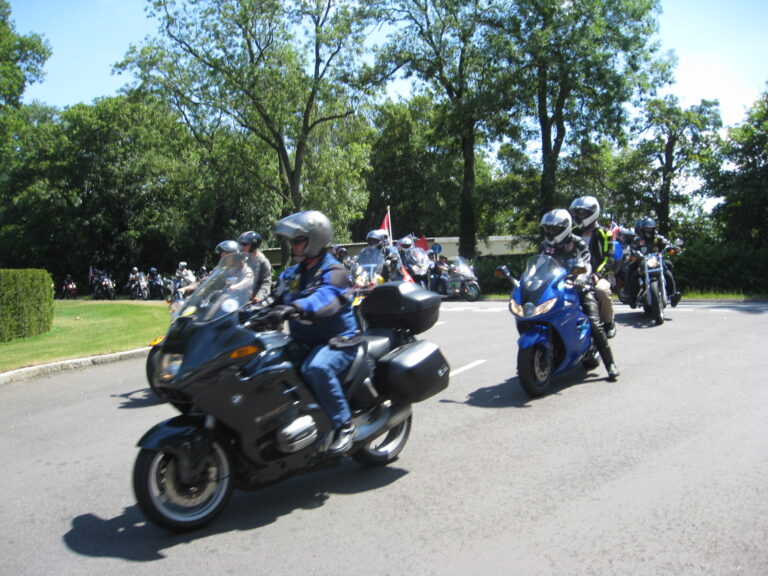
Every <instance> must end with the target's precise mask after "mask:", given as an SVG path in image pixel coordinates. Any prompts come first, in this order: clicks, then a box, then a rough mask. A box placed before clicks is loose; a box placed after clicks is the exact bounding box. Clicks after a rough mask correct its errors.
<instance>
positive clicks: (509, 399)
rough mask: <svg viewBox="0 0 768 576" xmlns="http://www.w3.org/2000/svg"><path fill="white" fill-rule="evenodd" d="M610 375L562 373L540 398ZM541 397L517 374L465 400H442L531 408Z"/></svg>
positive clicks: (589, 372)
mask: <svg viewBox="0 0 768 576" xmlns="http://www.w3.org/2000/svg"><path fill="white" fill-rule="evenodd" d="M607 378H608V376H607V375H606V374H604V373H601V372H600V368H597V369H596V370H589V371H585V370H581V371H579V370H575V371H572V372H568V373H567V374H560V375H558V376H555V377H554V378H553V379H552V383H551V384H550V385H549V387H548V389H547V392H546V394H544V396H541V397H540V398H546V397H547V396H553V395H556V394H559V393H560V392H561V391H563V390H564V389H566V388H571V387H573V386H577V385H579V384H590V383H592V382H599V381H601V380H606V379H607ZM537 400H539V398H533V397H531V396H530V395H529V394H528V393H527V392H526V391H525V390H524V389H523V387H522V386H521V385H520V380H518V378H517V376H513V377H512V378H508V379H507V380H505V381H504V382H500V383H499V384H494V385H493V386H484V387H482V388H478V389H477V390H474V391H473V392H470V393H469V395H468V396H467V399H466V400H465V401H464V402H456V401H455V400H448V399H443V400H440V402H444V403H455V404H466V405H468V406H474V407H475V408H530V407H531V403H532V402H535V401H537Z"/></svg>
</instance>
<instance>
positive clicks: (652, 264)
mask: <svg viewBox="0 0 768 576" xmlns="http://www.w3.org/2000/svg"><path fill="white" fill-rule="evenodd" d="M647 264H648V268H658V267H659V259H658V258H657V257H656V256H651V257H650V258H648V260H647Z"/></svg>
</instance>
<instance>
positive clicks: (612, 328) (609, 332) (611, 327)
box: [605, 322, 616, 338]
mask: <svg viewBox="0 0 768 576" xmlns="http://www.w3.org/2000/svg"><path fill="white" fill-rule="evenodd" d="M605 335H606V336H607V337H608V338H613V337H614V336H616V324H614V323H613V322H608V323H607V324H606V325H605Z"/></svg>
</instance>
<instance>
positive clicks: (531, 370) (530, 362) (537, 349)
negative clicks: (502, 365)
mask: <svg viewBox="0 0 768 576" xmlns="http://www.w3.org/2000/svg"><path fill="white" fill-rule="evenodd" d="M553 370H554V359H553V357H552V350H551V348H548V347H547V346H545V345H544V344H534V345H533V346H531V347H530V348H521V349H519V350H518V351H517V376H518V378H519V379H520V384H521V385H522V387H523V388H524V389H525V391H526V392H528V394H530V395H531V396H533V397H538V396H542V395H543V394H544V392H545V391H546V389H547V387H548V386H549V383H550V381H551V380H552V372H553Z"/></svg>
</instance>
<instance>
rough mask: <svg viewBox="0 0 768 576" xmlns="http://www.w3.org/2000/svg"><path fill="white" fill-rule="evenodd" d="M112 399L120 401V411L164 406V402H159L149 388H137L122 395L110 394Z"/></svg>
mask: <svg viewBox="0 0 768 576" xmlns="http://www.w3.org/2000/svg"><path fill="white" fill-rule="evenodd" d="M112 398H120V399H121V403H120V406H118V408H120V409H121V410H131V409H134V408H149V407H151V406H158V405H159V404H165V401H164V400H160V398H158V397H157V396H156V395H155V393H154V392H152V390H151V389H150V388H149V387H147V388H139V389H138V390H133V391H131V392H124V393H123V394H112Z"/></svg>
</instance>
